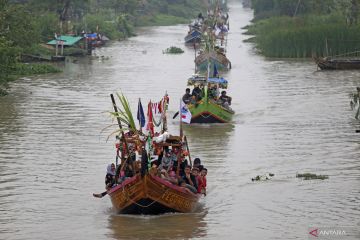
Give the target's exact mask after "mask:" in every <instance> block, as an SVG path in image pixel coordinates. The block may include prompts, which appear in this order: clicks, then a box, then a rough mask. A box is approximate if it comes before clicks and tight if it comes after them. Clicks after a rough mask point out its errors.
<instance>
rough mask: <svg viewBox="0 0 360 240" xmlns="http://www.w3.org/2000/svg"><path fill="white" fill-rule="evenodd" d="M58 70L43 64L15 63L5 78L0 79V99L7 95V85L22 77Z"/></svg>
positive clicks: (58, 70)
mask: <svg viewBox="0 0 360 240" xmlns="http://www.w3.org/2000/svg"><path fill="white" fill-rule="evenodd" d="M57 72H61V70H60V69H58V68H56V67H54V66H52V65H51V64H44V63H16V64H15V65H14V67H13V69H12V70H11V71H9V73H8V75H7V77H6V78H2V79H0V97H1V96H5V95H7V94H8V92H7V89H8V83H9V82H11V81H14V80H16V79H19V78H20V77H24V76H32V75H38V74H47V73H57Z"/></svg>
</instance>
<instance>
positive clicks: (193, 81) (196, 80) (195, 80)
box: [188, 75, 228, 88]
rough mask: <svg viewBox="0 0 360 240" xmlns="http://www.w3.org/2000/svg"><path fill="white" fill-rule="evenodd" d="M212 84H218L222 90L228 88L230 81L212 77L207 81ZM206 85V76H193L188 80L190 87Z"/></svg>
mask: <svg viewBox="0 0 360 240" xmlns="http://www.w3.org/2000/svg"><path fill="white" fill-rule="evenodd" d="M207 82H208V83H210V84H218V85H219V87H220V88H227V85H228V81H227V80H226V79H225V78H222V77H219V78H217V77H211V78H209V79H208V81H207ZM205 83H206V77H205V76H199V75H193V76H192V77H190V78H189V79H188V86H193V85H197V84H200V85H201V84H203V85H204V84H205Z"/></svg>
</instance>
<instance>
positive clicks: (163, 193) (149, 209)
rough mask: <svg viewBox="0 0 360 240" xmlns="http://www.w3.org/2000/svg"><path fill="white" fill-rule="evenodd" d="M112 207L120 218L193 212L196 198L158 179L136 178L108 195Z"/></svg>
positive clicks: (197, 197) (152, 177)
mask: <svg viewBox="0 0 360 240" xmlns="http://www.w3.org/2000/svg"><path fill="white" fill-rule="evenodd" d="M108 194H109V196H110V199H111V202H112V204H113V207H114V208H115V209H116V211H117V212H119V213H124V214H162V213H167V212H181V213H190V212H193V211H194V210H195V209H196V207H197V203H198V200H199V198H200V195H199V194H193V193H190V192H187V191H185V190H184V188H183V187H178V186H176V185H174V184H171V183H170V182H168V181H166V180H163V179H162V178H160V177H157V176H152V175H150V174H146V175H145V176H143V177H141V175H140V174H138V175H136V176H134V177H132V178H130V179H127V180H125V182H123V183H122V184H120V185H118V186H116V187H114V188H112V189H110V190H109V191H108Z"/></svg>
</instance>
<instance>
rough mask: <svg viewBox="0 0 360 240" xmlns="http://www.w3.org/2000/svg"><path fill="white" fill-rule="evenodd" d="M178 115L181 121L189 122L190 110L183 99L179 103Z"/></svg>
mask: <svg viewBox="0 0 360 240" xmlns="http://www.w3.org/2000/svg"><path fill="white" fill-rule="evenodd" d="M180 117H181V121H182V122H184V123H189V124H190V123H191V112H190V111H189V109H188V107H187V106H186V104H185V103H184V102H183V101H181V104H180Z"/></svg>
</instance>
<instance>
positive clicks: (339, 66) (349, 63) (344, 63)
mask: <svg viewBox="0 0 360 240" xmlns="http://www.w3.org/2000/svg"><path fill="white" fill-rule="evenodd" d="M314 60H315V62H316V64H317V65H318V67H319V68H320V69H321V70H348V69H360V59H332V58H328V57H326V58H317V57H314Z"/></svg>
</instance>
